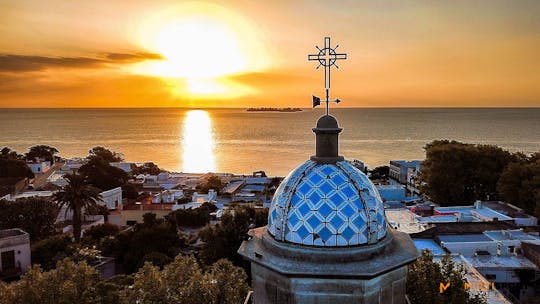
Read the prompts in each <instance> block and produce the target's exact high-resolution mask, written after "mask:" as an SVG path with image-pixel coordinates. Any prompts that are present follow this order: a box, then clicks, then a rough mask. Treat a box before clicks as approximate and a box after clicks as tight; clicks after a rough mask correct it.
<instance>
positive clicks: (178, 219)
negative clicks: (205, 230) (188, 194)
mask: <svg viewBox="0 0 540 304" xmlns="http://www.w3.org/2000/svg"><path fill="white" fill-rule="evenodd" d="M210 205H212V204H210ZM212 206H214V205H212ZM214 208H215V206H214ZM210 212H211V211H210V207H209V206H208V205H204V204H203V205H201V206H200V207H199V208H194V209H178V210H176V211H173V212H171V213H170V214H169V215H168V216H169V218H170V219H171V220H174V222H175V223H176V224H177V225H178V226H179V227H202V226H204V225H206V224H208V223H209V222H210Z"/></svg>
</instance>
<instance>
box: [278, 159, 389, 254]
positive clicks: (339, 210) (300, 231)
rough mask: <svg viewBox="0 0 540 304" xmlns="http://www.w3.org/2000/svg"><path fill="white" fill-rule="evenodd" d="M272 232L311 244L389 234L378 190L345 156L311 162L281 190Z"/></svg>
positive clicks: (368, 240) (350, 242) (372, 239)
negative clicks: (329, 161) (341, 159)
mask: <svg viewBox="0 0 540 304" xmlns="http://www.w3.org/2000/svg"><path fill="white" fill-rule="evenodd" d="M268 231H269V233H270V234H271V235H272V236H273V237H274V238H275V239H276V240H278V241H284V242H290V243H296V244H301V245H308V246H327V247H337V246H356V245H366V244H373V243H376V242H378V241H379V240H381V239H382V238H384V237H385V235H386V233H387V225H386V218H385V214H384V208H383V205H382V201H381V198H380V196H379V193H378V192H377V190H376V189H375V186H374V185H373V183H372V182H371V181H370V180H369V179H368V178H367V176H366V175H365V174H364V173H362V172H361V171H360V170H358V169H356V168H355V167H353V166H352V165H351V164H350V163H348V162H346V161H338V162H336V163H335V164H320V163H317V162H315V161H311V160H309V161H307V162H305V163H304V164H302V165H301V166H299V167H298V168H296V169H295V170H294V171H292V172H291V173H290V174H289V175H288V176H287V177H286V178H285V179H284V180H283V182H282V183H281V185H280V186H279V188H278V189H277V190H276V193H275V195H274V198H273V200H272V204H271V206H270V212H269V215H268Z"/></svg>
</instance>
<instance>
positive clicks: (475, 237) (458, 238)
mask: <svg viewBox="0 0 540 304" xmlns="http://www.w3.org/2000/svg"><path fill="white" fill-rule="evenodd" d="M439 240H440V241H441V242H445V243H453V242H473V243H474V242H489V241H492V240H491V239H490V238H489V237H487V236H486V235H484V234H454V235H440V236H439Z"/></svg>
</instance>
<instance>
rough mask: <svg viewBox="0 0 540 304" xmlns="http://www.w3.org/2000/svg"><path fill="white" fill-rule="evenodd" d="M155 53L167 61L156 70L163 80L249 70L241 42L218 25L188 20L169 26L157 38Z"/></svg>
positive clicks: (218, 23) (205, 76) (156, 67)
mask: <svg viewBox="0 0 540 304" xmlns="http://www.w3.org/2000/svg"><path fill="white" fill-rule="evenodd" d="M155 49H156V50H157V51H158V52H159V53H161V54H163V56H164V57H165V58H166V61H164V62H159V63H156V64H155V66H154V72H155V73H156V74H159V75H163V76H172V77H184V78H191V79H193V78H209V77H219V76H223V75H227V74H233V73H238V72H240V71H243V70H245V69H246V61H245V59H244V57H243V53H242V50H241V49H240V47H239V41H238V39H237V38H236V37H235V36H234V34H233V33H231V31H230V30H229V29H228V28H227V26H226V25H225V24H220V22H218V21H213V20H204V19H201V18H186V19H182V20H178V21H175V22H172V23H170V24H167V25H166V26H165V27H164V28H163V30H161V31H160V32H159V33H157V35H156V40H155Z"/></svg>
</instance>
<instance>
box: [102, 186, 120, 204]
mask: <svg viewBox="0 0 540 304" xmlns="http://www.w3.org/2000/svg"><path fill="white" fill-rule="evenodd" d="M100 195H101V201H100V202H98V205H102V206H107V208H109V210H114V209H117V208H118V206H120V205H121V204H122V188H120V187H116V188H114V189H111V190H107V191H103V192H101V193H100Z"/></svg>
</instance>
